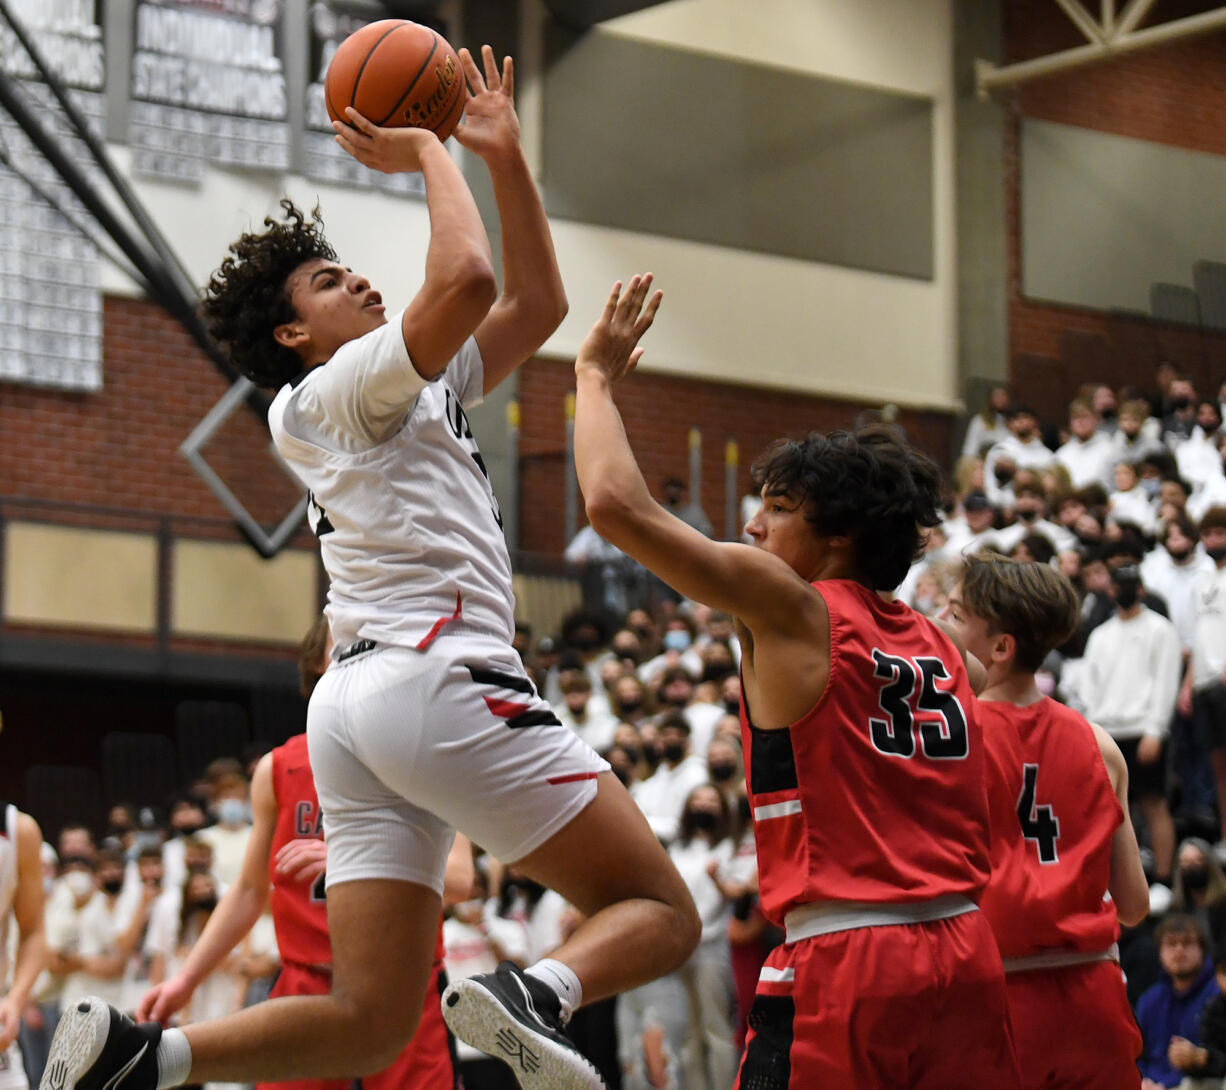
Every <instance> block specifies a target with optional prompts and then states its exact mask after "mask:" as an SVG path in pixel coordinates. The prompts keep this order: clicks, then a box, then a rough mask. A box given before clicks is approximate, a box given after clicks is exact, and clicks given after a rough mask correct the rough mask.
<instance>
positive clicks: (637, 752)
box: [622, 746, 643, 765]
mask: <svg viewBox="0 0 1226 1090" xmlns="http://www.w3.org/2000/svg"><path fill="white" fill-rule="evenodd" d="M622 749H623V750H625V752H626V756H627V757H629V758H630V763H631V764H635V765H636V764H638V763H639V761H641V760H642V759H643V751H642V750H641V749H639V748H638V746H622Z"/></svg>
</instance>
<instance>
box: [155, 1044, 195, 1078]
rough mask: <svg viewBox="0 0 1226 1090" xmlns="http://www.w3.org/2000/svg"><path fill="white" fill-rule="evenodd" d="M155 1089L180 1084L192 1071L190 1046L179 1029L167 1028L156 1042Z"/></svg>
mask: <svg viewBox="0 0 1226 1090" xmlns="http://www.w3.org/2000/svg"><path fill="white" fill-rule="evenodd" d="M157 1061H158V1085H157V1090H167V1088H168V1087H171V1086H182V1085H183V1083H185V1082H187V1079H188V1076H189V1075H191V1073H192V1046H191V1043H190V1042H189V1041H188V1039H187V1034H185V1033H184V1032H183V1031H182V1030H181V1029H168V1030H165V1031H164V1032H163V1033H162V1039H161V1040H160V1041H159V1042H158V1050H157Z"/></svg>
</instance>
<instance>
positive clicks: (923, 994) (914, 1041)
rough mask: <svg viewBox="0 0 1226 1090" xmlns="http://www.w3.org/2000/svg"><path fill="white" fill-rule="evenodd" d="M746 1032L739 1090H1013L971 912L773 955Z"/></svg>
mask: <svg viewBox="0 0 1226 1090" xmlns="http://www.w3.org/2000/svg"><path fill="white" fill-rule="evenodd" d="M749 1031H750V1032H749V1038H748V1042H747V1044H746V1048H745V1055H744V1057H743V1059H742V1061H741V1070H740V1073H739V1075H738V1079H737V1087H738V1088H739V1090H815V1088H817V1087H820V1088H821V1090H984V1088H985V1087H992V1090H1020V1085H1021V1084H1020V1082H1019V1080H1018V1074H1017V1065H1016V1060H1015V1059H1014V1053H1013V1043H1012V1038H1011V1036H1010V1032H1009V1016H1008V999H1007V997H1006V994H1005V980H1004V972H1003V970H1002V968H1001V963H1000V954H999V953H998V952H997V949H996V941H995V939H993V937H992V932H991V929H990V928H989V927H988V923H987V921H986V920H985V919H984V918H983V916H982V914H981V913H979V912H967V913H964V914H963V915H960V916H953V917H950V918H948V919H940V920H933V921H931V922H927V923H912V924H904V925H888V926H881V927H857V928H853V929H851V930H847V931H836V932H833V933H831V934H829V935H818V936H815V937H813V938H807V939H802V940H800V941H799V942H793V943H785V944H784V945H782V946H779V947H777V948H776V949H775V950H774V952H773V953H772V954H771V955H770V957H769V958H767V960H766V965H765V966H764V967H763V970H762V976H761V978H760V980H759V983H758V990H757V993H756V995H755V997H754V1004H753V1007H752V1009H751V1010H750V1012H749Z"/></svg>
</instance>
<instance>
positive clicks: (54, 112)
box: [0, 0, 106, 390]
mask: <svg viewBox="0 0 1226 1090" xmlns="http://www.w3.org/2000/svg"><path fill="white" fill-rule="evenodd" d="M8 9H9V11H10V12H11V13H12V15H13V16H14V17H15V18H16V19H17V20H18V22H20V23H21V25H22V28H23V29H24V30H25V32H26V34H27V35H28V36H29V38H30V39H31V41H32V42H33V44H34V46H35V48H36V49H37V51H38V52H39V53H40V54H41V55H42V57H43V59H44V60H45V61H46V62H47V65H48V67H49V68H50V70H51V72H52V73H53V74H54V75H55V76H56V77H58V79H59V80H60V81H61V82H62V83H63V84H64V85H65V87H66V89H67V91H68V94H69V95H70V96H71V97H72V100H73V101H74V103H75V104H76V106H77V107H78V108H79V110H80V112H81V113H82V114H83V115H84V116H85V118H86V121H87V123H88V125H89V126H90V128H91V129H92V130H93V132H94V133H95V134H96V135H97V136H98V137H99V139H101V137H102V132H103V118H104V115H105V110H106V105H105V100H104V96H103V87H104V83H105V78H106V67H105V61H104V50H103V37H102V25H101V19H100V16H99V12H98V10H97V4H96V3H95V0H8ZM0 69H2V70H3V73H4V75H5V76H7V77H10V78H13V79H14V80H15V81H16V90H17V93H18V94H19V95H20V97H21V98H22V99H23V101H24V102H25V104H26V106H27V108H28V109H29V111H30V112H32V113H34V114H35V115H37V117H38V119H39V121H40V122H41V123H42V126H43V128H44V129H46V130H48V131H49V132H51V133H53V134H54V135H55V137H56V139H57V140H58V141H59V142H60V143H61V144H62V145H64V147H65V149H66V150H67V151H68V153H69V154H71V155H72V156H73V157H74V158H75V160H76V162H78V163H79V164H81V166H82V169H83V170H85V171H86V172H87V173H88V174H97V171H96V170H95V169H94V168H92V167H91V165H90V164H91V158H90V154H89V152H88V150H87V149H86V147H85V145H84V143H83V142H82V141H81V140H80V139H79V138H78V137H77V136H76V135H75V134H74V131H73V128H72V125H71V123H70V121H69V120H68V119H67V118H66V117H65V116H64V114H63V111H62V110H61V109H60V107H59V105H58V103H57V102H56V100H55V97H54V96H53V94H52V92H51V89H50V88H49V87H48V86H47V84H46V83H44V82H43V81H42V79H41V78H40V77H39V74H38V70H37V67H36V66H35V64H34V61H33V60H32V59H31V57H30V56H29V54H27V53H26V51H25V49H24V48H22V45H21V43H20V41H19V39H18V37H17V36H16V34H14V33H13V31H12V29H11V28H10V27H9V25H8V24H7V23H6V22H0ZM91 224H92V220H91V218H90V216H89V214H88V213H87V212H86V211H85V210H84V208H82V207H81V205H80V203H79V202H78V201H77V199H76V197H75V196H74V195H73V193H72V191H71V190H70V189H69V188H68V187H67V186H66V185H65V184H64V183H63V182H62V181H61V179H60V177H59V175H58V174H57V173H56V171H55V169H54V168H53V167H52V166H51V164H50V163H49V162H48V161H47V160H46V159H45V158H44V157H43V156H42V154H41V153H40V152H39V151H38V150H37V149H36V148H35V147H34V145H33V144H32V143H31V142H30V141H29V140H28V139H27V137H26V135H25V133H24V132H23V131H22V130H21V129H20V128H19V127H18V125H17V124H16V123H15V122H14V121H13V119H12V118H11V117H10V116H9V115H8V113H7V112H5V111H3V110H0V379H3V380H8V381H16V382H22V383H30V384H35V385H40V386H52V387H58V388H61V389H66V390H97V389H100V388H101V386H102V293H101V287H100V271H101V270H100V261H99V255H98V249H97V246H96V245H95V244H94V242H93V241H92V240H91V238H90V237H88V236H87V235H86V234H84V233H83V229H82V226H83V225H91Z"/></svg>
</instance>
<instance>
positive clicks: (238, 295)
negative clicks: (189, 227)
mask: <svg viewBox="0 0 1226 1090" xmlns="http://www.w3.org/2000/svg"><path fill="white" fill-rule="evenodd" d="M281 210H282V212H284V214H285V218H284V219H282V220H276V219H273V218H272V217H271V216H266V217H265V219H264V226H265V227H266V228H267V230H265V231H263V232H262V233H260V234H255V233H254V232H251V231H248V232H245V233H244V234H243V235H242V236H241V237H240V238H239V239H238V241H237V242H234V243H232V244H231V245H230V252H229V254H228V255H227V257H226V259H225V260H224V261H223V262H222V263H221V267H220V268H219V269H218V270H217V271H216V272H215V273H213V275H212V276H211V277H209V283H208V287H207V288H205V292H204V300H203V301H202V302H201V304H200V313H201V316H202V317H203V319H204V322H205V325H206V326H207V327H208V330H209V333H210V334H211V335H212V337H213V339H214V340H215V341H216V342H217V343H218V344H219V345H220V346H221V348H222V350H223V351H224V352H225V353H226V355H227V356H228V357H229V359H230V362H231V363H233V364H234V366H235V368H236V369H237V370H238V371H239V372H240V373H241V374H244V375H246V376H247V377H248V378H249V379H251V381H252V382H254V383H255V384H256V385H257V386H271V387H273V388H274V389H275V388H277V387H280V386H282V385H284V384H285V383H286V382H289V380H290V379H292V378H293V377H294V376H295V375H296V374H298V373H299V372H300V371H301V370H302V360H301V358H300V357H299V356H298V355H297V354H296V353H295V352H293V351H292V350H291V349H289V348H286V347H285V346H284V345H281V344H278V343H277V342H276V340H275V339H274V337H273V330H274V329H276V328H277V326H279V325H283V324H285V323H286V322H292V321H293V320H294V319H295V318H296V317H298V315H297V313H296V312H295V310H294V305H293V303H292V302H291V301H290V297H289V292H288V291H287V290H286V281H287V280H288V279H289V276H290V274H291V273H292V272H293V271H294V270H295V269H296V268H298V266H299V265H301V264H303V263H304V262H306V261H311V260H313V259H315V258H323V259H324V260H327V261H335V260H336V252H335V251H334V250H333V249H332V247H331V246H329V245H328V241H327V239H325V238H324V235H323V226H324V223H323V219H322V217H321V216H320V214H319V206H318V205H316V206H315V208H314V209H313V210H312V212H311V218H310V220H309V221H308V220H307V217H306V215H305V214H304V213H303V212H302V211H301V210H300V209H299V208H297V207H296V206H295V204H294V202H293V201H291V200H290V199H289V198H288V197H287V198H285V199H283V200H282V201H281Z"/></svg>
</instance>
